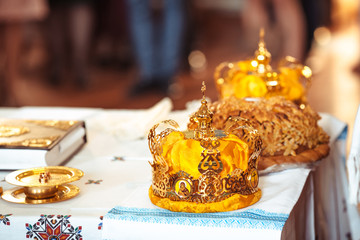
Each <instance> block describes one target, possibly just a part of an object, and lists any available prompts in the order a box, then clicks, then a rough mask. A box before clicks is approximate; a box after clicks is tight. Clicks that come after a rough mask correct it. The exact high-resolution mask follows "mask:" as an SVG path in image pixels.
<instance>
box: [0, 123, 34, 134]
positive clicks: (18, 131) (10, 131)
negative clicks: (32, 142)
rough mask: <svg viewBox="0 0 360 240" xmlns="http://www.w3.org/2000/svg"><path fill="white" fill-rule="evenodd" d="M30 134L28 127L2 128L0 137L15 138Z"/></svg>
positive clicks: (0, 127) (0, 128)
mask: <svg viewBox="0 0 360 240" xmlns="http://www.w3.org/2000/svg"><path fill="white" fill-rule="evenodd" d="M28 132H30V129H29V128H27V127H21V126H4V125H3V126H0V137H13V136H19V135H23V134H25V133H28Z"/></svg>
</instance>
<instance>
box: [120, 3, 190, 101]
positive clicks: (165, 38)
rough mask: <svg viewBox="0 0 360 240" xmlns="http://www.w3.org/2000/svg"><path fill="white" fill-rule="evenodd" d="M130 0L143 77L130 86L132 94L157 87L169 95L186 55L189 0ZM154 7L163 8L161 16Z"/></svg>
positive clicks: (130, 15) (135, 43)
mask: <svg viewBox="0 0 360 240" xmlns="http://www.w3.org/2000/svg"><path fill="white" fill-rule="evenodd" d="M154 3H155V4H154ZM127 4H128V9H129V12H128V15H129V24H130V25H129V26H130V32H131V35H132V40H133V45H134V50H135V59H136V61H137V64H138V67H139V79H138V81H137V82H136V83H135V84H134V85H133V86H132V88H131V89H130V92H129V96H130V97H134V96H137V95H140V94H143V93H146V92H149V91H153V90H158V91H160V92H161V93H163V94H166V95H167V94H169V93H170V92H169V90H170V85H171V84H172V83H173V81H174V76H175V75H176V73H177V71H178V70H179V65H180V63H181V60H180V58H181V57H182V56H183V55H182V47H183V46H182V43H183V36H184V28H185V11H186V1H184V0H163V1H151V0H127ZM154 7H158V8H159V9H160V10H161V11H159V12H160V13H161V15H160V16H158V15H155V14H154ZM159 12H158V13H159ZM154 16H155V17H158V18H154ZM157 20H158V21H157Z"/></svg>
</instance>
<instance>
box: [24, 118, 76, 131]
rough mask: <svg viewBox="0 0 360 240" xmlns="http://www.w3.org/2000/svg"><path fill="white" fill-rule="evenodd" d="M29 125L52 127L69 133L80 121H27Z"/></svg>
mask: <svg viewBox="0 0 360 240" xmlns="http://www.w3.org/2000/svg"><path fill="white" fill-rule="evenodd" d="M26 122H28V123H33V124H36V125H40V126H44V127H52V128H56V129H60V130H64V131H67V130H69V129H70V128H71V127H72V126H74V125H75V124H76V123H77V122H78V121H65V120H27V121H26Z"/></svg>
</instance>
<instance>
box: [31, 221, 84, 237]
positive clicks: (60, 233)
mask: <svg viewBox="0 0 360 240" xmlns="http://www.w3.org/2000/svg"><path fill="white" fill-rule="evenodd" d="M70 217H71V215H57V216H56V217H55V215H40V219H39V220H38V221H37V222H36V223H35V224H33V225H31V224H29V223H26V224H25V227H26V229H27V230H28V231H27V232H26V238H33V239H36V240H55V239H56V240H82V236H81V234H80V233H81V230H82V227H81V226H79V227H76V228H74V227H73V226H72V225H71V223H70V221H69V218H70Z"/></svg>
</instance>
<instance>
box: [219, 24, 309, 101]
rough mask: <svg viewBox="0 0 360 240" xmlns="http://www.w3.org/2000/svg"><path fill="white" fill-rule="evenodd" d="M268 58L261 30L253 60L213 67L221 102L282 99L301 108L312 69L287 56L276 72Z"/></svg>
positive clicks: (225, 63)
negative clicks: (278, 97) (224, 99)
mask: <svg viewBox="0 0 360 240" xmlns="http://www.w3.org/2000/svg"><path fill="white" fill-rule="evenodd" d="M270 61H271V54H270V52H269V51H268V50H267V49H266V46H265V41H264V30H263V29H261V30H260V40H259V44H258V49H257V50H256V51H255V55H254V58H253V59H249V60H244V61H239V62H223V63H221V64H220V65H219V66H217V67H216V69H215V73H214V78H215V84H216V86H217V89H218V92H219V95H220V98H222V99H223V98H226V97H229V96H235V97H237V98H245V97H266V98H267V97H272V96H279V95H280V96H284V97H285V98H287V99H288V100H291V101H294V102H296V103H297V104H299V105H300V104H304V103H306V102H307V100H306V89H307V88H308V87H309V86H310V78H311V75H312V72H311V69H310V68H309V67H307V66H304V65H302V64H300V63H299V62H298V61H297V60H296V59H295V58H293V57H290V56H287V57H285V58H284V59H282V60H281V61H280V62H279V65H278V72H276V71H273V70H272V67H271V65H270Z"/></svg>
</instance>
